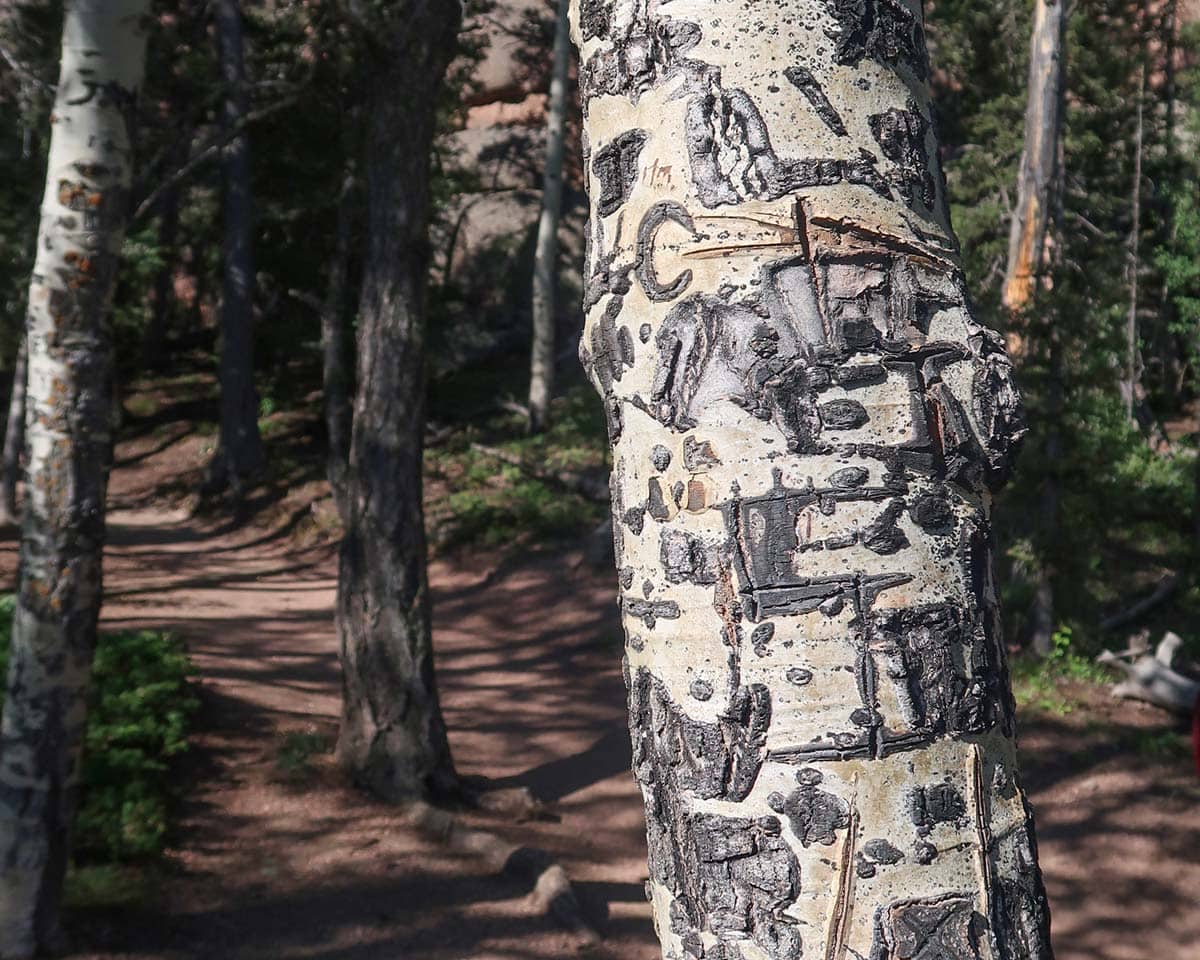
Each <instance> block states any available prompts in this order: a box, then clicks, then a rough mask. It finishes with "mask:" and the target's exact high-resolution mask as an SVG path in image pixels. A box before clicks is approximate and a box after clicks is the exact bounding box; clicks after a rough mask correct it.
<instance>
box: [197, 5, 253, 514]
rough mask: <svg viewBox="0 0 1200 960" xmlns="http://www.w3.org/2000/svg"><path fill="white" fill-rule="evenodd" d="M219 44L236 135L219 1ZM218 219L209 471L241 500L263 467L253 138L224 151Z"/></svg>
mask: <svg viewBox="0 0 1200 960" xmlns="http://www.w3.org/2000/svg"><path fill="white" fill-rule="evenodd" d="M216 21H217V42H218V45H219V48H220V59H221V79H222V81H223V83H224V85H225V102H224V106H223V107H222V111H221V124H222V127H223V129H225V130H227V131H228V130H233V129H235V128H237V127H238V125H239V124H241V123H242V122H243V118H244V117H245V115H246V113H247V97H246V71H245V65H244V62H243V55H242V11H241V4H240V2H239V0H217V4H216ZM221 185H222V202H221V212H222V217H223V220H224V225H225V238H224V248H223V254H224V272H225V280H224V287H223V291H222V297H221V364H220V380H221V433H220V439H219V440H218V443H217V451H216V453H215V454H214V455H213V460H212V463H210V464H209V467H208V478H207V484H206V486H207V487H208V488H209V490H210V491H214V492H215V491H219V490H223V489H225V488H229V489H231V490H232V491H233V492H234V494H235V495H238V496H240V495H241V494H242V492H243V491H244V490H245V488H246V486H247V485H248V482H249V481H250V480H251V478H252V477H253V476H254V474H255V473H257V472H258V471H259V470H260V469H261V468H262V466H263V462H264V454H263V446H262V438H261V437H260V436H259V433H258V395H257V393H256V392H255V390H254V289H255V277H254V196H253V191H252V186H251V171H250V138H249V137H248V136H247V135H246V134H245V133H244V132H243V133H240V134H238V135H237V136H236V137H233V138H232V139H231V140H230V141H229V143H228V144H227V145H226V147H225V149H224V151H223V153H222V160H221Z"/></svg>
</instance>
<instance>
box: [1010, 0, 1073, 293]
mask: <svg viewBox="0 0 1200 960" xmlns="http://www.w3.org/2000/svg"><path fill="white" fill-rule="evenodd" d="M1066 24H1067V11H1066V2H1065V0H1036V3H1035V5H1034V13H1033V39H1032V42H1031V44H1030V59H1029V102H1028V105H1027V106H1026V108H1025V146H1024V149H1023V151H1022V153H1021V169H1020V173H1019V174H1018V176H1017V205H1016V208H1015V209H1014V210H1013V218H1012V226H1011V228H1010V231H1009V235H1008V267H1007V269H1006V270H1005V273H1004V289H1003V293H1002V299H1003V302H1004V306H1006V307H1007V308H1008V309H1009V310H1011V311H1014V312H1018V311H1021V310H1024V309H1025V308H1026V307H1027V306H1029V303H1030V301H1031V300H1032V299H1033V294H1034V291H1035V289H1036V288H1037V280H1038V276H1039V275H1040V273H1041V270H1042V261H1043V256H1044V252H1045V246H1046V229H1047V226H1048V225H1049V223H1050V212H1051V205H1052V199H1053V198H1052V196H1051V189H1052V187H1053V185H1054V181H1055V170H1056V167H1057V160H1058V141H1059V137H1060V136H1061V130H1062V89H1063V45H1064V38H1065V36H1066Z"/></svg>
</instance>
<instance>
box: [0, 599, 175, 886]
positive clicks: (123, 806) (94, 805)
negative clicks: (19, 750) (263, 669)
mask: <svg viewBox="0 0 1200 960" xmlns="http://www.w3.org/2000/svg"><path fill="white" fill-rule="evenodd" d="M13 611H14V600H13V598H12V597H11V596H7V597H4V598H3V599H0V667H3V668H5V669H6V668H7V660H8V651H9V647H10V643H11V639H12V619H13ZM191 673H192V667H191V663H190V661H189V660H188V657H187V654H186V653H185V651H184V648H183V645H182V644H181V643H180V642H179V641H178V640H176V639H175V638H173V637H171V636H170V635H169V634H164V633H155V632H152V631H137V632H121V633H106V634H102V635H101V636H100V638H99V641H98V643H97V646H96V654H95V660H94V667H93V675H92V689H91V697H90V700H89V706H88V718H87V728H86V731H85V734H84V754H83V767H82V770H81V774H80V784H81V797H80V806H79V812H78V814H77V815H76V819H75V840H74V852H75V856H76V857H77V858H79V859H81V860H100V861H112V862H119V861H127V860H137V859H142V858H146V857H150V856H153V855H154V854H157V853H158V852H160V851H161V850H162V848H163V845H164V843H165V842H166V838H167V830H168V818H169V812H170V807H171V802H172V799H173V787H172V784H171V779H170V774H171V763H172V761H173V760H175V759H176V758H177V757H179V756H180V755H181V754H182V753H184V752H185V751H186V750H187V747H188V743H187V731H188V725H189V722H190V719H191V716H192V714H193V713H194V712H195V710H196V708H197V706H198V703H197V700H196V698H195V696H194V695H193V694H192V692H191V691H190V689H189V686H188V678H189V676H190V675H191ZM0 706H2V703H0Z"/></svg>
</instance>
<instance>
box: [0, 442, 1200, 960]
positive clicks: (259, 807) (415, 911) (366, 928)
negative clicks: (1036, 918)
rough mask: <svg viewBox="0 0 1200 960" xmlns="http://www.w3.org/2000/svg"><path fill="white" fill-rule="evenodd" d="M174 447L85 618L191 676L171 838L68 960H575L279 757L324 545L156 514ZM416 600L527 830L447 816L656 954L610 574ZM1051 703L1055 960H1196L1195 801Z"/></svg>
mask: <svg viewBox="0 0 1200 960" xmlns="http://www.w3.org/2000/svg"><path fill="white" fill-rule="evenodd" d="M191 442H192V441H190V440H187V439H184V438H178V439H174V440H170V439H168V440H167V441H166V442H164V441H163V439H162V438H161V437H160V438H158V439H154V438H143V439H142V440H141V441H137V442H134V443H132V444H126V445H123V447H122V449H121V451H120V458H119V462H118V468H117V470H116V472H115V474H114V480H113V491H112V512H111V514H110V530H111V533H110V538H111V548H110V550H109V553H108V558H107V570H106V577H107V588H108V589H107V594H106V597H107V600H106V605H105V609H104V623H105V626H106V627H108V628H118V627H121V628H125V627H147V628H166V629H170V630H172V631H175V632H176V633H178V634H179V635H181V636H183V637H185V638H186V639H187V641H188V643H189V645H190V649H191V652H192V655H193V657H194V658H195V661H196V663H197V665H198V667H199V670H200V674H201V690H202V701H203V707H202V711H201V715H200V717H199V722H198V731H197V734H196V737H195V749H194V751H193V756H192V759H191V761H190V763H189V769H188V771H187V774H188V776H189V777H190V779H189V790H188V795H187V800H186V803H185V805H184V808H183V811H182V817H181V821H180V823H179V827H178V844H177V846H176V847H175V848H174V849H173V850H171V852H170V854H169V857H168V864H167V868H166V870H165V871H164V873H163V876H162V879H161V883H160V884H159V885H158V890H157V892H156V894H155V896H153V897H152V898H151V899H150V902H148V903H146V904H145V905H144V906H142V907H140V908H138V909H126V910H124V911H112V910H108V911H100V910H97V911H87V912H84V913H82V914H79V913H77V914H76V916H75V918H74V921H73V922H74V928H75V934H76V937H77V940H78V942H79V943H81V944H87V945H88V947H87V949H85V950H82V951H81V952H78V953H76V954H74V955H73V956H74V957H75V958H76V960H84V958H97V960H100V958H103V960H118V958H124V960H135V958H136V960H168V958H169V960H184V958H196V960H204V958H212V960H216V958H221V960H259V958H261V960H267V958H271V960H283V958H296V960H299V958H308V960H318V958H319V960H335V958H336V960H561V958H564V957H570V956H574V955H576V953H577V941H575V940H574V939H573V938H572V937H571V936H570V935H568V934H566V933H564V932H562V931H561V930H560V929H559V928H558V927H556V926H555V925H554V923H553V922H552V921H550V920H548V919H546V918H544V917H542V916H540V915H538V914H537V912H536V911H535V910H534V909H533V907H532V905H531V901H530V898H529V893H530V891H529V889H528V888H527V886H523V885H522V884H521V882H520V881H518V880H516V879H513V878H510V877H509V876H507V875H505V874H498V873H495V872H493V871H490V870H488V869H487V868H484V867H482V866H481V865H480V864H479V863H478V862H476V861H474V860H472V859H470V858H467V857H464V856H461V855H458V854H452V853H448V852H446V851H445V850H444V849H442V848H440V847H438V846H437V845H436V844H432V843H429V842H426V841H424V840H422V839H420V838H419V837H418V836H417V835H416V834H415V833H414V832H413V830H412V829H410V828H409V827H408V825H407V824H406V823H405V821H404V819H403V817H402V816H401V815H400V814H398V813H397V812H396V811H395V810H394V809H391V808H388V807H386V806H384V805H381V804H378V803H375V802H373V801H372V800H370V799H368V798H367V797H365V796H363V795H362V794H360V793H358V792H357V791H355V790H354V789H352V788H350V787H349V786H347V785H346V784H345V783H344V782H343V780H342V779H341V777H340V776H339V774H338V773H337V771H336V770H335V769H334V768H333V764H332V761H331V758H330V756H329V755H328V753H318V755H317V756H316V757H314V758H313V759H312V761H311V762H310V763H309V764H308V765H307V766H306V765H303V764H301V765H300V766H299V768H297V766H296V765H295V764H293V765H292V766H291V767H288V766H287V765H286V764H285V763H284V762H283V761H285V760H286V759H287V757H288V748H289V746H290V745H294V744H295V743H297V742H300V741H298V740H297V739H296V735H297V734H303V735H309V739H308V740H307V741H306V742H308V743H310V744H311V743H316V742H317V741H316V739H314V737H323V738H324V740H325V742H326V743H329V744H332V742H333V740H334V737H335V733H336V723H337V715H338V695H339V680H338V667H337V658H336V652H335V640H334V636H333V632H332V627H331V612H330V611H331V608H332V603H333V597H334V588H335V571H336V556H335V551H334V548H333V547H332V545H330V544H329V543H324V544H322V543H317V544H315V545H314V544H313V540H314V539H316V538H314V537H311V536H310V537H309V538H308V543H307V544H298V543H297V542H296V540H295V539H294V538H293V537H291V531H293V530H294V529H295V517H296V516H297V515H298V513H299V512H303V511H297V510H292V511H291V512H290V514H289V511H287V510H284V511H277V516H276V518H275V522H273V523H271V524H269V525H267V526H265V527H264V526H254V527H243V528H240V529H233V528H222V527H221V526H219V525H214V524H212V523H208V522H205V521H201V520H195V519H189V518H188V516H187V514H186V512H185V511H184V510H182V509H175V510H171V509H168V508H165V507H164V506H162V505H161V503H157V502H155V500H154V498H153V497H152V496H151V495H150V494H151V492H152V491H153V489H154V488H155V487H156V486H157V487H161V484H162V479H163V472H164V471H166V470H177V469H178V464H179V463H180V460H181V455H182V454H183V453H184V448H182V447H180V445H181V444H186V443H191ZM156 447H161V448H162V449H155V448H156ZM173 448H175V449H174V451H173ZM187 450H188V451H189V452H188V454H187V455H188V456H190V457H191V458H193V459H194V458H195V455H196V451H194V450H191V448H190V447H189V448H187ZM323 509H326V508H325V507H323V506H321V505H319V504H318V505H317V507H316V508H313V509H312V510H310V513H311V514H314V515H315V514H319V513H320V511H321V510H323ZM289 516H290V517H291V519H288V517H289ZM14 552H15V545H14V543H13V541H12V537H11V533H10V534H9V537H8V539H7V540H5V541H4V542H3V543H2V544H0V564H3V569H5V570H6V571H7V572H8V574H9V575H10V576H11V571H12V569H13V565H14ZM432 580H433V584H434V586H435V591H436V604H437V623H438V629H437V637H436V643H437V649H438V669H439V675H440V683H441V686H442V693H443V699H444V705H445V710H446V718H447V721H448V723H449V727H450V730H451V737H452V741H453V747H454V752H455V757H456V760H457V763H458V766H459V769H460V771H461V772H462V773H463V774H465V775H468V776H472V777H481V778H486V779H487V780H488V781H490V783H491V784H492V785H494V786H499V787H512V786H525V787H528V788H530V789H531V790H532V791H533V792H534V793H535V794H536V795H538V796H539V797H540V798H541V799H543V800H544V801H546V802H547V803H548V804H549V808H550V810H551V811H552V817H551V818H546V819H541V820H536V821H529V822H516V821H514V818H513V817H511V816H504V815H499V814H488V813H474V814H471V815H470V817H469V819H470V820H471V822H472V823H473V824H475V825H479V826H485V827H487V828H488V829H491V830H493V831H496V832H498V833H500V834H502V835H503V836H504V837H505V838H506V839H510V840H513V841H515V842H519V843H524V844H530V845H533V846H538V847H541V848H543V849H545V850H547V851H549V852H550V853H551V854H553V855H554V856H556V857H558V858H559V859H560V860H561V862H562V863H563V864H564V866H565V867H566V868H567V870H568V872H569V873H570V874H571V875H572V877H573V879H574V881H575V884H576V887H577V890H578V892H579V895H580V899H581V900H582V902H583V906H584V909H585V912H586V913H587V915H588V918H589V920H590V922H591V923H592V924H594V925H595V926H596V927H597V928H598V929H599V930H600V932H601V933H602V934H603V936H604V938H605V948H606V953H607V955H609V956H611V957H613V958H620V960H653V958H657V957H658V950H657V947H656V942H655V938H654V933H653V929H652V926H651V922H650V914H649V909H648V907H647V905H646V903H645V900H644V897H643V893H642V883H643V880H644V878H645V866H644V863H643V857H644V852H645V851H644V846H643V839H642V824H641V808H640V801H639V797H638V794H637V791H636V789H635V787H634V784H633V781H632V779H631V776H630V774H629V772H628V763H629V747H628V742H627V734H626V732H625V729H624V725H623V721H624V716H623V711H624V708H623V688H622V682H621V677H620V665H619V664H620V649H621V644H620V640H619V626H618V623H617V620H616V617H615V610H614V604H613V596H614V587H613V583H612V577H611V576H610V575H609V574H608V573H605V572H600V573H597V572H595V571H592V570H589V569H588V568H587V567H586V566H584V565H581V564H580V563H579V558H578V557H577V556H575V555H573V554H570V553H568V554H565V555H564V554H561V553H537V552H535V553H533V554H530V555H525V556H522V557H521V558H519V559H503V558H496V557H482V558H481V557H475V558H471V559H465V560H463V559H460V560H457V561H454V562H448V561H439V562H437V563H436V564H435V565H434V567H433V570H432ZM1073 694H1074V695H1075V696H1077V697H1078V698H1080V699H1081V700H1082V701H1083V702H1084V705H1083V706H1081V707H1079V708H1078V709H1076V710H1075V711H1074V712H1072V713H1070V714H1068V715H1066V716H1055V715H1054V714H1049V713H1031V714H1029V715H1027V716H1025V717H1024V722H1023V731H1024V736H1023V746H1024V755H1025V759H1026V765H1027V767H1028V771H1027V780H1028V782H1029V784H1030V786H1031V792H1032V797H1033V801H1034V804H1035V806H1036V810H1037V814H1038V823H1039V832H1040V838H1041V844H1042V854H1043V863H1044V865H1045V867H1046V872H1047V877H1048V884H1049V889H1050V895H1051V900H1052V903H1053V907H1054V926H1055V939H1056V942H1057V950H1058V956H1059V958H1060V960H1200V909H1197V908H1198V907H1200V781H1198V780H1197V779H1196V778H1195V776H1194V775H1192V774H1191V773H1190V772H1189V764H1188V762H1187V760H1186V758H1184V757H1181V756H1179V755H1178V754H1173V755H1171V756H1170V757H1169V758H1167V759H1152V758H1147V757H1146V756H1144V754H1146V753H1147V751H1146V744H1147V743H1148V742H1150V741H1151V740H1153V739H1154V738H1153V737H1150V736H1148V734H1154V733H1155V732H1156V731H1159V730H1161V729H1163V728H1164V726H1167V725H1166V724H1165V721H1164V718H1163V716H1162V715H1160V714H1158V713H1157V712H1155V711H1153V710H1151V709H1150V708H1143V707H1140V706H1137V705H1130V704H1116V703H1112V702H1110V701H1109V700H1108V698H1107V697H1106V695H1104V694H1103V693H1102V692H1100V691H1096V690H1089V689H1087V688H1083V689H1081V690H1079V691H1073ZM1155 742H1157V741H1155ZM1139 745H1140V750H1141V752H1139Z"/></svg>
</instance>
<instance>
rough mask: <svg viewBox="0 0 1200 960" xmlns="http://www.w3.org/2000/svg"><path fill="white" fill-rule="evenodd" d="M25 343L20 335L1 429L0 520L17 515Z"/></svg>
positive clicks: (22, 444)
mask: <svg viewBox="0 0 1200 960" xmlns="http://www.w3.org/2000/svg"><path fill="white" fill-rule="evenodd" d="M28 356H29V354H28V343H27V341H26V339H25V338H24V337H22V338H21V346H20V347H18V348H17V362H16V364H15V365H14V366H13V382H12V393H11V394H10V395H9V399H8V425H7V426H6V428H5V430H4V453H3V454H2V455H0V523H14V522H15V521H16V519H17V485H18V484H19V483H20V481H21V457H22V456H23V455H24V453H25V390H26V382H27V379H28V372H27V371H28V368H29V361H28Z"/></svg>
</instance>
